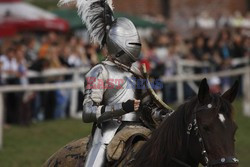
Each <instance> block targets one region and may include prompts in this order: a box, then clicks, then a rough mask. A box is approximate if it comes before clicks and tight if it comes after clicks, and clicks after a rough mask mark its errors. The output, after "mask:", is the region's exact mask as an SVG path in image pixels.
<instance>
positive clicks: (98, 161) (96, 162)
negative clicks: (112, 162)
mask: <svg viewBox="0 0 250 167" xmlns="http://www.w3.org/2000/svg"><path fill="white" fill-rule="evenodd" d="M105 161H106V145H105V144H102V143H98V144H95V145H93V146H92V148H91V149H90V152H89V154H88V157H87V160H86V163H85V167H103V166H104V164H105Z"/></svg>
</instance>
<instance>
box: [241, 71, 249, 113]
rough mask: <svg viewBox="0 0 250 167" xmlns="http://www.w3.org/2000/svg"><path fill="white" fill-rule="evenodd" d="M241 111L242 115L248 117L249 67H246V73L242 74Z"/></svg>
mask: <svg viewBox="0 0 250 167" xmlns="http://www.w3.org/2000/svg"><path fill="white" fill-rule="evenodd" d="M243 90H244V99H243V112H244V115H246V116H248V117H250V67H249V68H246V73H245V74H244V75H243Z"/></svg>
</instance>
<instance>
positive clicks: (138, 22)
mask: <svg viewBox="0 0 250 167" xmlns="http://www.w3.org/2000/svg"><path fill="white" fill-rule="evenodd" d="M52 12H53V13H54V14H56V15H57V16H59V17H61V18H63V19H65V20H67V21H68V22H69V24H70V27H71V29H79V28H85V25H84V24H83V23H82V21H81V19H80V17H79V16H78V15H77V11H76V10H75V9H55V10H52ZM114 15H115V17H116V18H117V17H126V18H128V19H130V20H131V21H132V22H133V23H134V24H135V26H136V27H140V28H155V29H161V28H164V27H165V25H164V24H162V23H158V22H153V21H149V20H146V19H143V18H140V17H136V16H132V15H129V14H125V13H119V12H116V13H115V14H114Z"/></svg>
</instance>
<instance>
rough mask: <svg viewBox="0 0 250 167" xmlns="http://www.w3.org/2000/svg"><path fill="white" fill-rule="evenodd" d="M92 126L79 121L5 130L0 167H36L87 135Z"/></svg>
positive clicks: (48, 123)
mask: <svg viewBox="0 0 250 167" xmlns="http://www.w3.org/2000/svg"><path fill="white" fill-rule="evenodd" d="M90 127H91V125H89V124H88V125H87V124H83V123H82V122H81V121H80V120H72V119H69V120H60V121H50V122H44V123H39V124H36V125H32V126H31V127H28V128H27V127H17V126H12V127H11V128H10V129H8V130H5V131H4V146H3V147H4V148H3V150H2V151H0V167H39V166H41V165H42V164H43V163H44V162H45V160H46V159H47V158H48V157H49V156H50V155H52V154H53V153H54V152H55V151H56V150H58V149H59V148H60V147H62V146H64V145H65V144H67V143H69V142H70V141H72V140H76V139H80V138H82V137H83V136H87V135H88V134H89V132H90Z"/></svg>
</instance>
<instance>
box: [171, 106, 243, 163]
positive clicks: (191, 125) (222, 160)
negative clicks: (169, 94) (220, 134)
mask: <svg viewBox="0 0 250 167" xmlns="http://www.w3.org/2000/svg"><path fill="white" fill-rule="evenodd" d="M211 107H212V105H211V104H208V108H211ZM191 131H193V132H194V134H195V136H197V138H198V142H199V145H200V147H201V150H202V151H201V155H202V156H203V159H204V162H205V166H204V167H213V166H216V165H226V164H238V163H239V160H238V159H237V158H236V157H234V156H228V157H221V158H220V159H216V160H210V159H209V158H208V154H207V150H206V147H205V144H204V140H203V137H202V135H201V132H200V129H199V127H198V124H197V111H196V112H193V113H192V119H191V122H190V123H189V124H188V126H187V131H186V132H187V146H188V144H189V138H190V134H191ZM172 160H173V161H175V162H176V163H178V164H180V165H182V166H185V167H191V166H190V165H188V164H187V163H185V162H182V161H181V160H179V159H176V158H172Z"/></svg>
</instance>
